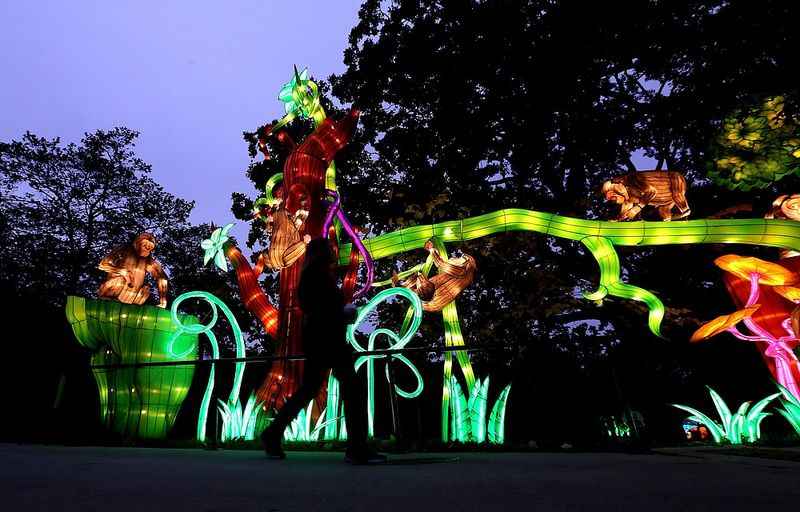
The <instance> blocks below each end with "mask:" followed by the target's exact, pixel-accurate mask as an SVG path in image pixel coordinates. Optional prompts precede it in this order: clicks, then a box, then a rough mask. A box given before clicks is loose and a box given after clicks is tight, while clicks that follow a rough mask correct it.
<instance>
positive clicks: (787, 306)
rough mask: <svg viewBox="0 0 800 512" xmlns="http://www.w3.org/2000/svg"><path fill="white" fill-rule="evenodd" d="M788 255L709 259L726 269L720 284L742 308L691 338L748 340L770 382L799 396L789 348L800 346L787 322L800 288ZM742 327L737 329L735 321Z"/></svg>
mask: <svg viewBox="0 0 800 512" xmlns="http://www.w3.org/2000/svg"><path fill="white" fill-rule="evenodd" d="M797 260H798V258H788V259H784V260H782V261H781V262H780V263H772V262H768V261H764V260H760V259H758V258H752V257H743V256H737V255H734V254H727V255H725V256H720V257H719V258H717V259H716V260H715V261H714V263H715V264H716V265H717V266H718V267H720V268H722V269H723V270H725V271H726V274H725V276H724V280H725V285H726V287H727V288H728V292H729V293H730V294H731V296H732V297H733V299H734V302H735V303H736V304H737V305H738V306H739V307H741V308H742V309H741V310H739V311H737V312H735V313H733V314H731V315H725V316H722V317H718V318H716V319H714V320H712V321H711V322H708V323H707V324H705V325H703V326H701V327H700V329H698V330H697V331H696V332H695V333H694V335H693V336H692V339H691V341H701V340H704V339H707V338H709V337H711V336H715V335H716V334H719V333H721V332H729V333H731V334H733V335H734V336H735V337H736V338H738V339H741V340H745V341H750V342H753V343H754V344H755V345H756V347H757V348H758V350H759V352H760V353H761V355H762V357H763V358H764V362H765V363H766V365H767V367H768V368H769V370H770V372H771V373H772V375H773V377H774V378H775V380H777V381H778V382H779V383H780V384H781V385H782V386H784V387H785V388H786V389H788V390H789V392H790V393H791V394H792V395H794V396H795V397H798V398H800V367H798V359H797V356H796V355H795V353H794V350H795V349H796V348H797V346H798V344H800V340H799V339H798V336H797V331H796V330H795V329H796V328H797V326H794V327H793V326H792V318H793V316H794V317H796V315H793V311H794V310H795V308H796V305H795V304H794V301H795V300H800V289H798V288H795V287H794V286H792V285H795V284H798V282H800V275H799V274H798V273H797V271H798V270H800V261H797ZM739 323H742V324H743V325H744V327H745V328H746V329H747V332H746V333H743V332H741V331H740V330H739V329H738V327H737V324H739Z"/></svg>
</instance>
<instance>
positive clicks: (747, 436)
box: [672, 386, 780, 444]
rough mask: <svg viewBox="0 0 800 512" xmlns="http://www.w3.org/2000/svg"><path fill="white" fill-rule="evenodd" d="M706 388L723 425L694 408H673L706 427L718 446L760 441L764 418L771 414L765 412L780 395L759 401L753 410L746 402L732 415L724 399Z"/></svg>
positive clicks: (681, 406)
mask: <svg viewBox="0 0 800 512" xmlns="http://www.w3.org/2000/svg"><path fill="white" fill-rule="evenodd" d="M706 387H707V389H708V393H709V395H711V399H712V401H713V402H714V407H715V408H716V410H717V414H718V415H719V417H720V420H721V423H717V422H715V421H714V420H712V419H711V418H710V417H708V416H706V415H705V414H703V413H702V412H700V411H698V410H697V409H694V408H692V407H689V406H686V405H679V404H672V406H673V407H676V408H678V409H681V410H682V411H686V412H688V413H689V414H691V416H689V419H690V420H692V421H696V422H697V423H700V424H702V425H704V426H705V427H706V428H707V429H708V431H709V433H710V434H711V437H712V438H713V439H714V442H715V443H717V444H719V443H722V441H723V440H727V441H728V442H730V443H731V444H742V443H743V442H744V441H747V442H750V443H754V442H756V441H758V440H759V438H760V437H761V422H762V421H763V420H764V418H766V417H767V416H769V413H765V412H763V411H764V409H765V408H766V407H767V405H769V403H770V402H772V400H774V399H775V398H777V397H778V396H780V393H775V394H772V395H769V396H767V397H766V398H764V399H762V400H759V402H758V403H757V404H756V405H754V406H753V407H752V408H750V402H744V403H743V404H742V405H740V406H739V409H737V411H736V413H731V410H730V409H729V408H728V406H727V404H726V403H725V401H724V400H723V399H722V397H721V396H719V394H718V393H717V392H716V391H714V390H713V389H711V388H710V387H708V386H706Z"/></svg>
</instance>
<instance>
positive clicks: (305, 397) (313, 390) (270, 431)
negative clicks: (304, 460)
mask: <svg viewBox="0 0 800 512" xmlns="http://www.w3.org/2000/svg"><path fill="white" fill-rule="evenodd" d="M324 377H325V369H324V368H322V367H320V366H319V365H318V364H316V361H312V360H311V359H308V360H306V367H305V371H304V372H303V382H302V383H301V384H300V388H299V389H298V390H297V391H295V393H294V394H293V395H292V396H291V397H289V399H288V400H287V401H286V403H285V404H284V405H283V407H281V409H280V410H279V411H278V414H277V415H276V416H275V418H274V419H273V420H272V423H270V425H269V426H268V427H267V428H266V429H264V432H262V433H261V442H262V444H263V445H264V451H265V452H266V453H267V455H268V456H269V457H273V458H280V459H283V458H285V457H286V454H284V453H283V449H282V448H281V439H283V431H284V430H286V427H287V426H288V425H289V423H290V422H291V421H292V420H293V419H294V418H295V417H297V415H298V414H299V413H300V410H301V409H303V408H304V407H306V406H307V405H308V402H309V401H311V399H313V398H314V397H315V396H317V393H318V392H319V390H320V388H321V387H322V383H323V381H324Z"/></svg>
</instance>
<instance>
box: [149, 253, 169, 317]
mask: <svg viewBox="0 0 800 512" xmlns="http://www.w3.org/2000/svg"><path fill="white" fill-rule="evenodd" d="M148 271H149V272H150V275H151V276H153V279H155V280H156V283H157V284H158V298H159V304H158V307H160V308H165V307H167V290H168V288H169V281H167V273H166V272H164V268H163V267H162V266H161V263H159V262H157V261H155V260H154V261H153V264H152V265H150V268H149V269H148Z"/></svg>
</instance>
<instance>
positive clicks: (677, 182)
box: [669, 172, 692, 219]
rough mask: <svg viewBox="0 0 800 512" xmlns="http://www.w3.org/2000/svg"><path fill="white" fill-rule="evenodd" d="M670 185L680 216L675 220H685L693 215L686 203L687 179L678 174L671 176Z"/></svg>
mask: <svg viewBox="0 0 800 512" xmlns="http://www.w3.org/2000/svg"><path fill="white" fill-rule="evenodd" d="M669 185H670V188H671V190H672V200H673V201H675V206H676V207H677V208H678V212H679V214H678V216H677V217H675V219H683V218H685V217H688V216H689V214H690V213H692V210H691V208H689V203H688V201H686V178H684V177H683V175H682V174H679V173H677V172H675V173H672V174H670V176H669Z"/></svg>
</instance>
